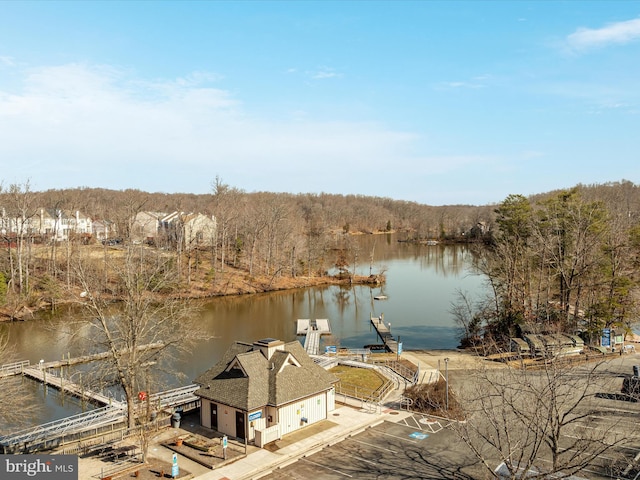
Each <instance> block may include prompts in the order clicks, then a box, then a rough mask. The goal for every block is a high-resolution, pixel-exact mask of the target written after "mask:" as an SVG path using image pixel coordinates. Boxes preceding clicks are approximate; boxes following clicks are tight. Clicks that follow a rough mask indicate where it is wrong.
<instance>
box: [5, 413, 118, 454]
mask: <svg viewBox="0 0 640 480" xmlns="http://www.w3.org/2000/svg"><path fill="white" fill-rule="evenodd" d="M124 422H125V412H123V410H121V409H119V408H114V407H103V408H99V409H96V410H91V411H89V412H86V413H82V414H79V415H74V416H72V417H67V418H63V419H61V420H56V421H53V422H49V423H45V424H43V425H38V426H36V427H32V428H28V429H26V430H22V431H19V432H16V433H13V434H10V435H4V436H2V437H0V446H1V447H2V449H3V450H4V453H11V452H15V451H17V450H28V451H37V450H46V449H48V448H56V447H58V446H61V445H62V444H64V443H68V442H72V441H77V440H78V439H80V438H83V437H84V436H86V435H94V436H96V435H100V434H104V433H106V432H110V431H113V430H114V426H115V425H116V424H124Z"/></svg>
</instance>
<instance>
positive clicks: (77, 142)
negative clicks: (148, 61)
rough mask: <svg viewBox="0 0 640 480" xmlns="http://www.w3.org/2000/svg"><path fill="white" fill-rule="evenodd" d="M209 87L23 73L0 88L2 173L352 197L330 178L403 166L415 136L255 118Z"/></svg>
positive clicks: (81, 72) (62, 181) (94, 73)
mask: <svg viewBox="0 0 640 480" xmlns="http://www.w3.org/2000/svg"><path fill="white" fill-rule="evenodd" d="M217 78H218V77H217V76H215V75H208V74H197V75H189V76H186V77H185V78H184V79H175V80H170V81H161V80H157V81H154V82H147V81H141V80H139V79H136V78H131V76H130V73H129V72H126V71H122V70H119V69H115V68H111V67H106V66H97V67H96V66H88V65H82V64H69V65H61V66H54V67H46V68H39V69H32V70H30V71H29V72H27V73H26V75H25V76H24V78H23V81H22V83H21V87H20V91H8V90H7V89H6V88H3V87H2V85H1V84H0V158H3V173H2V176H3V178H4V179H5V180H7V181H22V180H24V179H27V178H31V179H32V180H33V184H34V187H35V188H38V189H44V188H63V187H73V186H79V185H87V186H94V185H95V186H104V187H105V188H141V189H145V190H152V191H156V190H161V191H169V192H170V191H194V192H197V191H198V188H200V189H204V190H205V191H206V190H207V189H208V188H209V184H210V180H211V179H212V178H213V177H214V176H215V175H216V174H220V175H221V176H222V177H223V178H225V180H226V181H229V182H231V183H233V184H235V185H237V186H239V187H240V188H247V189H249V190H251V189H253V188H256V189H257V188H261V189H268V190H274V191H291V190H297V191H323V190H324V191H329V188H328V187H329V186H331V185H334V186H336V188H339V189H340V190H343V191H351V189H345V187H343V186H340V187H338V184H339V183H340V182H341V181H342V180H339V178H341V177H344V178H350V179H352V178H354V176H358V175H361V174H362V172H366V171H374V172H375V171H380V170H382V169H384V168H386V166H387V165H388V162H389V161H390V159H394V160H397V159H398V158H407V157H408V156H410V155H411V148H412V144H413V142H414V141H415V140H416V138H417V137H416V135H414V134H411V133H405V132H397V131H390V130H388V129H386V128H384V127H383V126H381V125H379V124H375V123H366V122H345V121H334V122H318V121H314V120H313V119H312V118H298V119H296V120H292V121H291V122H276V121H270V120H269V119H263V118H257V117H255V116H253V115H252V114H250V113H249V112H248V111H247V110H246V107H245V106H244V105H243V104H242V102H240V101H238V99H236V98H235V97H234V96H233V95H231V94H230V93H229V91H227V90H223V89H219V88H213V87H211V86H210V85H207V84H206V83H207V82H208V81H209V80H211V79H214V80H215V79H217ZM3 90H4V91H3ZM293 177H295V178H297V179H298V181H297V183H295V184H292V183H291V182H292V180H291V178H293ZM251 185H256V186H255V187H252V186H251ZM372 188H373V187H372Z"/></svg>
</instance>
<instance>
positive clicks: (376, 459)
mask: <svg viewBox="0 0 640 480" xmlns="http://www.w3.org/2000/svg"><path fill="white" fill-rule="evenodd" d="M445 427H446V422H445V421H437V420H435V421H427V420H425V417H423V416H412V417H408V418H405V419H402V420H399V421H398V422H391V421H386V422H384V423H382V424H380V425H378V426H376V427H373V428H370V429H367V430H366V431H365V432H363V433H361V434H359V435H356V436H353V437H351V438H348V439H347V440H345V441H343V442H340V443H338V444H336V445H333V446H331V447H328V448H325V449H324V450H322V451H320V452H318V453H316V454H314V455H311V456H308V457H305V458H303V459H301V460H299V461H298V462H296V463H294V464H292V465H289V466H287V467H285V468H282V469H279V470H277V471H275V472H273V473H271V474H270V475H268V476H266V477H263V478H266V479H274V480H275V479H282V478H285V479H300V480H302V479H309V478H313V479H318V480H334V479H336V480H337V479H341V480H345V479H348V478H357V479H381V478H384V479H388V480H393V479H405V480H409V479H425V478H433V479H449V480H451V479H471V478H478V477H477V476H473V474H474V472H475V473H476V474H477V473H478V471H479V470H478V468H479V467H478V465H477V462H476V460H475V458H474V457H473V456H472V455H471V453H470V452H468V450H467V448H466V447H465V446H464V445H462V444H461V442H460V441H459V440H458V438H457V437H456V435H455V434H454V433H453V432H452V431H451V430H449V429H447V428H445Z"/></svg>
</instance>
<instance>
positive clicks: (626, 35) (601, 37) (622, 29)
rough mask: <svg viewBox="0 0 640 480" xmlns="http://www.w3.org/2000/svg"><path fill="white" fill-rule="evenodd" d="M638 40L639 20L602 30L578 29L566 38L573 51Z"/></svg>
mask: <svg viewBox="0 0 640 480" xmlns="http://www.w3.org/2000/svg"><path fill="white" fill-rule="evenodd" d="M638 38H640V18H636V19H634V20H627V21H624V22H617V23H611V24H609V25H607V26H605V27H602V28H595V29H592V28H579V29H577V30H576V31H575V32H573V33H572V34H570V35H569V36H568V37H567V44H568V45H569V47H570V48H571V49H573V50H574V51H580V50H587V49H591V48H597V47H606V46H608V45H614V44H618V45H620V44H625V43H629V42H631V41H633V40H636V39H638Z"/></svg>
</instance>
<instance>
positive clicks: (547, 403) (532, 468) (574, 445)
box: [453, 361, 625, 479]
mask: <svg viewBox="0 0 640 480" xmlns="http://www.w3.org/2000/svg"><path fill="white" fill-rule="evenodd" d="M605 368H606V363H605V362H598V363H595V364H586V365H581V366H579V367H575V366H570V365H568V364H562V363H560V362H558V361H549V362H547V363H545V364H544V366H543V367H542V368H541V369H537V370H528V369H526V370H525V369H517V368H512V367H506V368H499V369H495V368H493V369H492V368H486V367H485V368H481V369H479V370H477V371H474V372H473V374H472V375H471V376H469V378H468V381H465V383H464V384H463V385H461V386H460V391H459V392H458V395H457V397H458V400H459V402H460V403H461V405H462V407H463V409H464V410H465V411H466V416H467V421H466V422H464V423H458V424H455V425H454V427H453V428H454V429H455V430H456V432H457V433H458V434H459V436H460V438H461V439H462V440H463V441H464V442H465V443H466V444H467V445H468V446H469V447H470V448H471V450H472V451H473V453H474V454H475V455H476V457H477V458H478V459H479V460H480V461H481V462H482V464H483V465H484V466H485V468H486V469H487V470H488V471H489V472H493V471H494V469H495V467H496V466H497V465H498V464H499V463H501V462H503V463H504V464H505V468H506V469H507V470H508V475H509V478H512V479H516V478H522V474H523V473H522V472H530V474H531V476H527V478H548V477H547V475H549V474H554V473H558V474H562V475H572V474H575V473H578V472H580V471H582V470H584V469H586V468H588V467H589V466H591V465H593V464H594V462H595V460H596V459H597V458H598V457H599V456H601V455H603V454H605V453H609V452H611V453H613V452H612V451H613V450H614V449H615V447H616V446H618V445H620V444H622V443H623V442H624V441H625V438H624V437H623V436H622V435H621V434H617V433H615V431H614V430H612V429H607V428H589V418H590V417H591V416H592V415H593V414H594V413H596V412H598V411H599V409H598V406H597V395H596V394H597V393H599V392H602V391H603V390H604V391H607V388H610V387H607V386H606V385H605V384H604V379H605V378H606V375H603V373H604V370H605ZM585 427H586V428H585ZM534 472H536V473H534Z"/></svg>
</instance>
